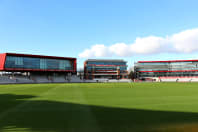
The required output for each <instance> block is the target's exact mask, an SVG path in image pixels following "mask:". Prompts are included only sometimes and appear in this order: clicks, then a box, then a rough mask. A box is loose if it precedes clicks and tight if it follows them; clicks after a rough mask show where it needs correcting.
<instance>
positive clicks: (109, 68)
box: [87, 66, 127, 71]
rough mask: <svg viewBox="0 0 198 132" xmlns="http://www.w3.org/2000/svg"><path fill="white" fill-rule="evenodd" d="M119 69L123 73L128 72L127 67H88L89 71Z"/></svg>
mask: <svg viewBox="0 0 198 132" xmlns="http://www.w3.org/2000/svg"><path fill="white" fill-rule="evenodd" d="M117 69H120V70H121V71H123V70H127V67H126V66H120V67H97V68H95V67H87V70H94V71H96V70H117Z"/></svg>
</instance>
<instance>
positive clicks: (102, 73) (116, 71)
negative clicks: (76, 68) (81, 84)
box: [84, 59, 128, 80]
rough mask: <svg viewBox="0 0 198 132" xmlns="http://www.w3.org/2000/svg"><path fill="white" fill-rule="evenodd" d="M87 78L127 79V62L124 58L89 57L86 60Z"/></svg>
mask: <svg viewBox="0 0 198 132" xmlns="http://www.w3.org/2000/svg"><path fill="white" fill-rule="evenodd" d="M84 78H85V79H90V80H93V79H100V78H102V79H104V78H106V79H118V80H119V79H127V78H128V72H127V62H126V61H124V60H102V59H88V60H86V61H85V62H84Z"/></svg>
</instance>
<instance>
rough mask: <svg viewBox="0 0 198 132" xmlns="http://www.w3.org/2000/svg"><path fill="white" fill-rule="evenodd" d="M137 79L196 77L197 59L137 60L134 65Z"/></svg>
mask: <svg viewBox="0 0 198 132" xmlns="http://www.w3.org/2000/svg"><path fill="white" fill-rule="evenodd" d="M134 73H135V76H136V78H138V79H142V80H144V79H148V78H156V77H157V78H159V77H169V78H170V77H177V78H179V77H198V60H171V61H138V62H137V63H135V65H134Z"/></svg>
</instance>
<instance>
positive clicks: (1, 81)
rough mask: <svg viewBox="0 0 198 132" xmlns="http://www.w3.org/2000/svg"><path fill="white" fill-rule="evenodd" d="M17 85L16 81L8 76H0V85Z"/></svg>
mask: <svg viewBox="0 0 198 132" xmlns="http://www.w3.org/2000/svg"><path fill="white" fill-rule="evenodd" d="M7 83H16V79H14V78H10V77H8V76H0V84H7Z"/></svg>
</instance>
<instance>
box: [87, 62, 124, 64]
mask: <svg viewBox="0 0 198 132" xmlns="http://www.w3.org/2000/svg"><path fill="white" fill-rule="evenodd" d="M87 64H92V65H126V62H88V63H87Z"/></svg>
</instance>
